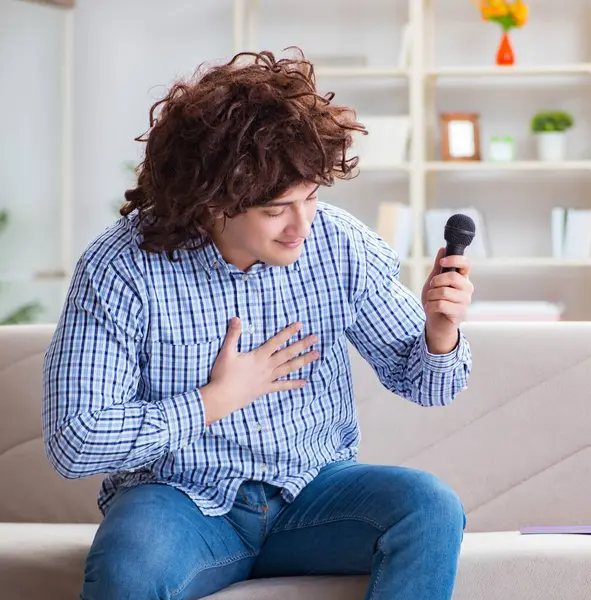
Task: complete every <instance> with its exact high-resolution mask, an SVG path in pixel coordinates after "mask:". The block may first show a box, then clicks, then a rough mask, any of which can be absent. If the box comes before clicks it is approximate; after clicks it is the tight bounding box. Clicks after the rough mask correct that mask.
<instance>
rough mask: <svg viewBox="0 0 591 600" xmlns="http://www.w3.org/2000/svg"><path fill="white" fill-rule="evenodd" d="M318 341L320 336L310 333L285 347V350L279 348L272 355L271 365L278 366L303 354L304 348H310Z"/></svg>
mask: <svg viewBox="0 0 591 600" xmlns="http://www.w3.org/2000/svg"><path fill="white" fill-rule="evenodd" d="M317 341H318V338H317V337H316V336H315V335H309V336H307V337H305V338H303V339H301V340H298V341H297V342H294V343H293V344H290V345H289V346H287V348H283V350H279V351H278V352H275V354H273V357H272V362H271V365H272V366H273V368H275V367H278V366H279V365H281V364H283V363H285V362H287V361H288V360H289V359H290V358H293V357H294V356H297V355H298V354H301V353H302V352H303V351H304V350H307V349H308V348H310V346H313V345H314V344H315V343H316V342H317Z"/></svg>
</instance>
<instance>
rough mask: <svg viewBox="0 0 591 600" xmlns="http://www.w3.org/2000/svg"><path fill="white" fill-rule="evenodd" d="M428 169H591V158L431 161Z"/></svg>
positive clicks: (472, 170) (427, 166) (428, 163)
mask: <svg viewBox="0 0 591 600" xmlns="http://www.w3.org/2000/svg"><path fill="white" fill-rule="evenodd" d="M425 169H426V170H427V171H470V172H475V171H591V160H572V161H562V162H544V161H539V160H522V161H514V162H505V163H503V162H498V163H497V162H493V161H485V160H483V161H472V162H454V161H431V162H426V163H425Z"/></svg>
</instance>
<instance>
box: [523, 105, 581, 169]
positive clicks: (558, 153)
mask: <svg viewBox="0 0 591 600" xmlns="http://www.w3.org/2000/svg"><path fill="white" fill-rule="evenodd" d="M573 122H574V121H573V117H572V115H571V114H570V113H567V112H563V111H543V112H539V113H537V114H535V115H534V116H533V117H532V120H531V130H532V133H533V134H534V135H535V136H536V141H537V146H538V159H539V160H545V161H548V160H549V161H559V160H564V159H565V156H566V131H567V130H568V129H570V128H571V127H572V126H573Z"/></svg>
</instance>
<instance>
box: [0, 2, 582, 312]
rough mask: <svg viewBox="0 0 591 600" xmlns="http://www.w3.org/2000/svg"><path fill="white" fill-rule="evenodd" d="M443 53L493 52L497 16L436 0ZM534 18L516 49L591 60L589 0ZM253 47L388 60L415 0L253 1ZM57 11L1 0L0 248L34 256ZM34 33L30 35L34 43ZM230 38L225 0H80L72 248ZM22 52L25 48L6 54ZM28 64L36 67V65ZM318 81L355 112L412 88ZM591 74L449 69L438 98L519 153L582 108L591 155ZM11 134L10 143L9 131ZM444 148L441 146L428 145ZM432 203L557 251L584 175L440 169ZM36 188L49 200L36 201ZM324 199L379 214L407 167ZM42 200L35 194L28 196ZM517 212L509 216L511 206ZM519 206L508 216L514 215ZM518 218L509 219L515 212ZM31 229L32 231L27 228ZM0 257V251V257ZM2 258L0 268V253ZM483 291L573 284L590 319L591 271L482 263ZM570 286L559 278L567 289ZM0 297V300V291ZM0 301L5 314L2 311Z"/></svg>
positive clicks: (50, 120)
mask: <svg viewBox="0 0 591 600" xmlns="http://www.w3.org/2000/svg"><path fill="white" fill-rule="evenodd" d="M435 4H436V6H437V26H436V45H435V63H436V64H437V65H458V64H473V65H485V64H492V63H493V61H494V54H495V51H496V47H497V44H498V40H499V35H500V32H499V29H498V28H497V27H496V26H495V25H493V24H491V23H483V22H482V21H481V20H480V18H479V16H478V14H477V9H476V8H475V7H474V6H473V5H472V3H471V2H469V1H467V0H445V1H444V2H443V1H442V2H435ZM530 4H531V5H532V6H531V11H532V12H531V20H530V23H528V25H527V26H526V27H525V28H524V29H523V30H519V31H516V32H514V33H513V34H512V38H513V42H514V47H515V51H516V55H517V58H518V61H519V62H520V63H521V64H548V63H553V64H555V63H569V62H578V61H582V60H589V61H591V42H590V38H591V36H590V35H589V34H590V33H591V20H590V14H589V12H590V11H589V6H588V1H586V0H560V1H559V0H537V1H536V2H531V3H530ZM260 5H261V15H262V18H261V21H260V25H259V40H260V43H259V48H260V49H263V48H265V49H271V50H273V51H275V52H278V53H279V52H281V50H282V49H283V48H285V47H286V46H290V45H300V46H301V47H302V48H303V49H304V50H305V51H306V53H307V54H308V55H309V56H310V57H313V56H314V55H318V54H325V53H346V54H357V53H363V54H365V55H367V56H368V59H369V61H370V63H371V64H373V65H388V64H392V63H395V62H396V60H397V57H398V45H399V41H400V40H399V38H400V31H401V26H402V25H403V23H404V22H405V21H406V20H407V19H408V15H407V2H406V0H392V1H389V2H384V1H382V0H365V1H364V2H359V1H356V0H323V1H322V2H319V1H318V0H300V1H299V2H297V3H294V2H287V0H260ZM62 17H63V15H62V13H60V11H59V10H55V9H47V8H43V7H40V6H38V5H33V4H26V3H24V2H22V1H20V0H0V75H1V76H2V79H1V80H0V81H1V82H2V83H1V85H2V90H3V92H4V90H6V89H18V90H19V92H18V94H16V95H12V96H11V95H9V94H6V93H5V92H4V93H2V94H0V107H1V108H2V112H3V114H7V113H8V114H10V115H11V119H10V120H9V130H8V132H7V135H6V136H5V134H4V133H3V134H2V138H1V139H0V149H1V150H0V151H1V152H2V157H1V158H2V161H1V163H2V171H1V172H0V202H1V201H2V200H3V199H4V198H3V196H6V195H8V196H9V197H10V198H11V199H10V202H12V203H13V204H15V205H16V206H17V208H18V211H17V212H18V213H19V214H20V217H19V218H20V219H21V221H20V222H21V228H19V231H20V232H21V233H18V234H17V233H16V229H15V233H14V234H13V235H12V237H10V238H9V237H8V236H7V237H6V239H4V240H3V239H2V238H0V250H1V251H2V254H3V255H4V256H1V255H0V261H2V260H4V259H5V258H6V252H7V251H8V250H7V249H8V248H10V251H11V252H12V253H14V252H16V249H17V248H18V253H19V256H20V257H21V258H19V259H18V260H16V261H15V260H14V258H11V260H10V262H11V264H18V265H20V266H21V267H23V266H31V265H32V263H34V262H35V261H38V262H39V264H41V265H42V266H46V265H44V263H47V262H51V261H52V260H54V259H57V247H58V245H57V241H56V239H55V237H52V235H50V233H55V231H56V227H57V220H56V218H57V215H56V214H55V209H54V207H57V206H58V204H59V203H58V199H57V194H58V193H59V181H58V179H57V174H58V169H59V158H58V157H59V150H58V148H59V142H60V140H59V126H58V125H59V99H60V95H59V87H58V85H57V82H58V81H59V55H60V51H61V41H60V32H61V30H62V27H63V18H62ZM31 39H34V42H33V43H32V42H31ZM232 53H233V40H232V2H231V0H200V1H199V2H196V1H195V0H175V1H174V2H171V1H165V0H101V1H100V2H97V1H96V0H78V1H77V8H76V11H75V94H74V95H75V97H74V106H75V115H74V116H75V123H74V125H75V144H74V146H75V181H74V192H75V194H74V196H75V204H76V207H77V218H76V231H75V239H74V245H75V253H76V255H78V254H79V253H80V252H81V251H82V250H83V249H84V247H85V246H86V245H87V244H88V243H89V242H90V240H91V239H92V238H93V237H94V236H95V235H97V234H98V233H99V232H100V231H101V230H102V229H103V228H104V227H106V226H107V225H109V224H110V223H111V222H112V221H113V219H114V218H115V214H114V210H113V203H114V202H117V201H118V200H119V199H121V198H122V195H123V192H124V191H125V189H126V188H127V187H128V186H129V185H130V184H131V181H130V175H129V174H128V173H127V172H126V171H125V170H124V168H123V164H124V162H125V161H129V160H137V159H138V157H139V156H140V152H141V149H142V145H140V144H138V143H137V142H134V141H133V140H134V137H136V136H138V135H139V134H141V133H143V132H144V131H145V130H146V129H147V127H148V110H149V107H150V106H151V104H152V103H153V102H154V101H155V100H156V99H158V98H160V97H161V96H162V95H163V93H164V90H165V89H166V86H168V85H169V84H170V82H171V81H172V80H173V79H174V78H176V77H177V76H182V75H188V74H190V73H191V72H192V71H193V70H194V68H195V67H196V66H197V65H198V64H199V63H201V62H202V61H215V62H218V61H221V60H225V59H227V58H229V57H230V56H231V55H232ZM14 56H17V59H18V60H17V61H15V60H14V59H13V57H14ZM33 74H34V76H32V75H33ZM319 88H320V90H321V91H322V92H325V91H328V90H333V91H335V92H336V98H335V101H336V102H340V103H344V104H351V105H352V106H354V108H356V110H357V112H358V113H359V114H369V113H385V112H407V111H408V108H409V107H408V90H407V86H406V84H405V83H403V82H400V81H395V82H391V81H384V80H381V81H379V80H364V82H363V86H360V85H359V81H355V80H336V79H334V78H332V79H331V78H320V79H319ZM590 91H591V88H590V86H589V85H588V83H587V84H584V85H581V79H577V80H576V81H575V80H572V79H566V80H565V79H553V80H540V81H538V82H537V83H536V82H534V81H533V80H531V79H529V80H518V81H511V82H510V83H509V84H507V85H505V86H498V85H490V84H489V83H487V84H477V85H474V84H472V83H470V82H468V83H459V82H450V83H442V84H441V85H439V86H438V88H437V110H438V111H439V110H451V109H454V110H470V111H477V112H480V113H481V115H482V119H481V124H482V135H483V138H482V142H483V148H484V151H485V155H486V152H487V150H486V145H487V140H488V138H489V137H490V136H491V135H494V134H510V135H513V136H514V137H515V138H516V140H517V143H518V149H519V153H520V156H521V157H522V158H524V159H526V158H531V157H533V145H532V139H531V135H530V133H529V130H528V126H529V119H530V117H531V115H532V114H533V113H534V112H535V111H537V110H539V109H545V108H551V109H552V108H565V109H567V110H571V111H572V112H573V113H574V116H575V120H576V128H575V130H574V131H572V132H571V133H570V134H569V139H570V150H569V151H570V156H571V157H572V158H583V157H584V158H588V157H589V156H590V154H591V149H590V148H589V140H590V139H591V136H590V133H591V131H590V129H589V127H590V123H591V121H590V120H589V119H588V114H589V111H590V110H591V103H590V102H589V100H590V99H591V98H590ZM6 140H9V144H7V143H6ZM430 153H431V156H432V157H437V155H438V150H437V148H430ZM432 184H433V191H434V195H433V198H434V201H435V202H436V203H437V204H438V205H449V206H462V205H465V203H466V202H470V203H474V204H476V205H478V206H480V207H481V208H482V210H483V212H484V213H485V216H486V218H487V221H488V222H489V226H490V227H489V228H490V237H491V245H492V248H493V251H494V252H495V254H496V255H499V256H510V255H514V254H517V253H519V254H520V253H524V254H527V255H534V256H535V255H544V254H547V253H548V243H549V229H548V227H549V211H550V209H551V207H552V206H553V205H554V204H556V203H563V204H565V205H566V204H568V205H573V206H589V189H590V188H589V174H585V173H570V174H562V175H557V174H549V173H548V174H544V173H539V174H531V173H530V174H511V175H505V174H503V175H498V174H488V175H480V176H475V175H466V174H463V175H462V174H438V175H437V176H436V177H434V179H433V182H432ZM39 198H43V199H44V200H43V201H37V200H38V199H39ZM323 198H324V199H326V200H328V201H331V202H334V203H336V204H340V205H342V206H344V207H345V208H347V209H349V210H351V211H352V212H353V213H355V214H356V215H358V216H359V217H360V218H362V219H363V220H364V221H366V222H367V223H368V224H370V225H372V226H373V225H375V220H376V216H377V208H378V204H379V202H380V201H381V200H383V199H400V200H402V201H406V200H407V198H408V181H407V177H406V176H405V175H401V174H394V173H390V174H388V173H363V174H362V175H361V176H360V177H359V179H357V180H356V181H354V182H347V183H341V184H337V186H335V188H334V189H330V190H326V191H324V192H323ZM34 199H35V201H33V200H34ZM511 215H512V217H510V216H511ZM509 217H510V218H509ZM511 223H513V225H512V224H511ZM23 231H26V232H27V235H24V236H23V235H21V234H22V232H23ZM1 264H3V263H0V265H1ZM0 268H1V267H0ZM475 278H476V280H477V284H478V286H479V290H481V295H480V297H482V298H489V297H490V298H493V297H494V298H499V297H507V298H511V297H534V298H545V299H555V298H556V297H561V296H563V295H564V294H566V296H565V297H566V299H567V300H568V302H569V304H570V306H571V312H570V314H569V316H570V317H571V318H572V317H574V318H577V317H578V316H584V315H585V314H586V318H591V314H590V313H589V309H588V304H589V303H588V301H587V300H586V298H588V293H587V292H586V289H587V288H586V285H587V282H588V280H589V274H588V270H585V269H574V270H569V271H568V272H565V273H557V272H556V271H551V270H547V271H535V272H524V271H518V272H516V273H515V275H514V276H513V277H511V278H509V279H507V280H503V281H502V284H500V283H499V282H500V281H501V280H500V279H499V278H498V277H497V276H496V275H494V274H490V273H489V272H487V274H486V275H482V274H475ZM564 286H566V288H567V290H566V292H564V293H563V292H562V288H563V287H564ZM0 305H1V300H0ZM1 312H2V311H0V316H1Z"/></svg>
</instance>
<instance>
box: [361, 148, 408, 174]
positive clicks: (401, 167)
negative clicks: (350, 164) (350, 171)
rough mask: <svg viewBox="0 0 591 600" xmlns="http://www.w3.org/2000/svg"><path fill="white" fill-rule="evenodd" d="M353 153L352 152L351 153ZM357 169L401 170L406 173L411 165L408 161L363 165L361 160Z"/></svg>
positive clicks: (367, 170) (375, 171)
mask: <svg viewBox="0 0 591 600" xmlns="http://www.w3.org/2000/svg"><path fill="white" fill-rule="evenodd" d="M353 155H354V153H353ZM359 170H360V171H363V172H374V173H378V172H394V173H396V172H403V173H408V171H410V170H411V165H410V164H409V163H400V164H398V165H372V164H368V165H364V164H363V163H362V162H361V161H359Z"/></svg>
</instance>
